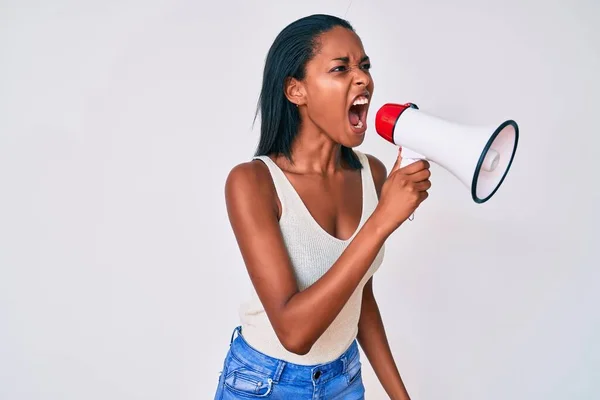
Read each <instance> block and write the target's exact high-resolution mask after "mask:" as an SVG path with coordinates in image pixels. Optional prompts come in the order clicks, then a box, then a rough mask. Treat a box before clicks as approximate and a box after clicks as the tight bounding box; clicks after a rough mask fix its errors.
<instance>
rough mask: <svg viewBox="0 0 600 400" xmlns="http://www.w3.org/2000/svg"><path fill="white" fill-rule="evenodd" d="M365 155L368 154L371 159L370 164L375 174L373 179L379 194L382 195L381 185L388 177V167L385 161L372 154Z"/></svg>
mask: <svg viewBox="0 0 600 400" xmlns="http://www.w3.org/2000/svg"><path fill="white" fill-rule="evenodd" d="M365 156H367V159H368V160H369V166H370V168H371V173H372V174H373V181H374V182H375V188H376V189H377V195H380V194H381V187H382V186H383V183H384V182H385V180H386V179H387V168H386V167H385V164H383V162H381V160H380V159H378V158H377V157H375V156H373V155H371V154H365Z"/></svg>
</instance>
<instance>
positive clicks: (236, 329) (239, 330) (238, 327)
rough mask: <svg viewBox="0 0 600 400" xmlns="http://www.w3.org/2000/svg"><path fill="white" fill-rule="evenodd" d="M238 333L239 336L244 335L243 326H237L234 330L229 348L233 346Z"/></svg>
mask: <svg viewBox="0 0 600 400" xmlns="http://www.w3.org/2000/svg"><path fill="white" fill-rule="evenodd" d="M236 332H237V333H238V335H241V334H242V326H241V325H240V326H237V327H236V328H235V329H234V330H233V333H232V334H231V339H230V340H229V346H231V344H232V343H233V337H234V336H235V333H236Z"/></svg>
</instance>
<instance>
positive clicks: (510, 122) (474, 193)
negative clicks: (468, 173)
mask: <svg viewBox="0 0 600 400" xmlns="http://www.w3.org/2000/svg"><path fill="white" fill-rule="evenodd" d="M507 125H512V126H513V127H514V128H515V145H514V146H513V152H512V154H511V156H510V161H509V162H508V166H507V167H506V170H505V171H504V175H502V178H501V179H500V181H499V182H498V184H497V185H496V187H495V188H494V190H493V191H492V193H490V194H489V196H487V197H486V198H484V199H480V198H479V197H477V180H478V179H479V171H480V169H481V165H482V164H483V161H484V160H485V155H486V154H487V152H488V150H489V149H490V147H491V146H492V143H494V140H496V136H498V135H499V134H500V132H502V129H504V128H505V127H506V126H507ZM518 144H519V125H517V123H516V122H515V121H513V120H512V119H509V120H508V121H504V122H503V123H502V124H500V126H499V127H498V128H496V130H495V131H494V134H493V135H492V136H491V137H490V139H489V140H488V142H487V143H486V145H485V148H484V149H483V151H482V152H481V156H479V161H478V162H477V167H476V168H475V174H474V175H473V182H472V183H471V196H472V197H473V200H474V201H475V202H476V203H478V204H482V203H485V202H486V201H488V200H489V199H490V198H491V197H492V196H493V195H494V194H495V193H496V191H497V190H498V189H499V188H500V186H502V182H504V178H506V175H507V174H508V171H509V170H510V167H511V166H512V162H513V160H514V158H515V154H516V152H517V145H518Z"/></svg>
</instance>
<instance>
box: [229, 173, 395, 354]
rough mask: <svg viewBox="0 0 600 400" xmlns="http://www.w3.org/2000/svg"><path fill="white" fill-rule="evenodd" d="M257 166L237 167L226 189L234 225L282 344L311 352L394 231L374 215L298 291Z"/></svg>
mask: <svg viewBox="0 0 600 400" xmlns="http://www.w3.org/2000/svg"><path fill="white" fill-rule="evenodd" d="M256 163H257V162H254V163H247V164H242V165H240V166H237V167H235V168H234V169H233V170H232V171H231V173H230V175H229V177H228V179H227V183H226V186H225V193H226V201H227V210H228V214H229V218H230V222H231V225H232V228H233V231H234V234H235V236H236V240H237V242H238V245H239V247H240V250H241V253H242V257H243V259H244V262H245V264H246V268H247V270H248V273H249V276H250V279H251V281H252V283H253V285H254V287H255V288H256V291H257V294H258V296H259V298H260V300H261V302H262V304H263V305H264V307H265V311H266V313H267V315H268V317H269V320H270V321H271V323H272V325H273V327H274V329H275V332H276V333H277V336H278V338H279V340H280V341H281V343H282V344H283V345H284V346H285V348H286V349H288V350H289V351H291V352H294V353H297V354H306V353H307V352H308V351H309V350H310V348H311V347H312V345H313V344H314V343H315V342H316V341H317V339H318V338H319V337H320V336H321V335H322V334H323V332H325V330H326V329H327V327H328V326H329V325H330V324H331V323H332V322H333V320H334V319H335V318H336V316H337V315H338V314H339V312H340V311H341V310H342V308H343V307H344V305H345V304H346V302H347V301H348V299H349V298H350V296H351V295H352V293H353V292H354V290H355V289H356V287H357V286H358V284H359V283H360V281H361V279H362V278H363V276H364V274H365V273H366V271H367V270H368V268H369V266H370V265H371V263H372V262H373V260H374V259H375V257H376V255H377V253H378V252H379V250H380V248H381V246H382V245H383V243H384V241H385V239H386V238H387V237H388V236H389V234H390V233H391V230H390V229H389V228H387V227H386V226H389V224H384V223H383V222H384V221H383V219H382V217H381V215H380V214H378V213H374V214H372V215H371V218H369V220H368V221H366V223H365V224H364V225H363V228H362V229H361V230H360V231H359V232H358V233H357V235H356V236H355V238H354V240H353V241H352V242H351V243H350V244H349V245H348V247H347V248H346V250H345V251H344V252H343V253H342V255H341V256H340V257H339V258H338V260H337V261H336V263H335V264H334V265H333V266H332V267H331V268H330V269H329V270H328V271H327V272H326V273H325V274H324V275H323V276H322V277H321V278H320V279H319V280H318V281H317V282H315V283H314V284H313V285H311V286H310V287H309V288H307V289H306V290H304V291H302V292H300V291H299V290H298V287H297V284H296V281H295V278H294V275H293V271H292V266H291V261H290V259H289V256H288V254H287V251H286V248H285V245H284V242H283V239H282V236H281V231H280V228H279V223H278V218H277V214H278V208H277V202H276V194H275V192H274V187H273V183H272V181H271V179H270V177H269V176H268V170H267V169H266V166H262V165H257V164H256Z"/></svg>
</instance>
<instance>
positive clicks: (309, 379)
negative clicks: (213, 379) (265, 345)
mask: <svg viewBox="0 0 600 400" xmlns="http://www.w3.org/2000/svg"><path fill="white" fill-rule="evenodd" d="M236 333H237V335H236ZM364 394H365V388H364V385H363V382H362V363H361V359H360V352H359V349H358V344H357V342H356V340H354V341H353V342H352V344H351V345H350V346H349V347H348V349H347V350H346V351H345V352H344V353H343V354H342V355H341V356H339V357H338V358H336V359H335V360H333V361H330V362H327V363H322V364H315V365H299V364H294V363H290V362H287V361H283V360H280V359H277V358H274V357H271V356H269V355H267V354H264V353H262V352H260V351H258V350H256V349H254V348H253V347H252V346H250V345H249V344H248V343H247V342H246V340H245V339H244V337H243V336H242V332H241V327H237V328H235V330H234V332H233V335H232V339H231V343H230V347H229V350H228V352H227V355H226V357H225V361H224V363H223V370H222V371H221V374H220V376H219V380H218V386H217V391H216V393H215V400H227V399H261V398H262V399H272V400H275V399H286V400H289V399H299V400H301V399H311V400H316V399H327V400H329V399H346V400H361V399H364Z"/></svg>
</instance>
